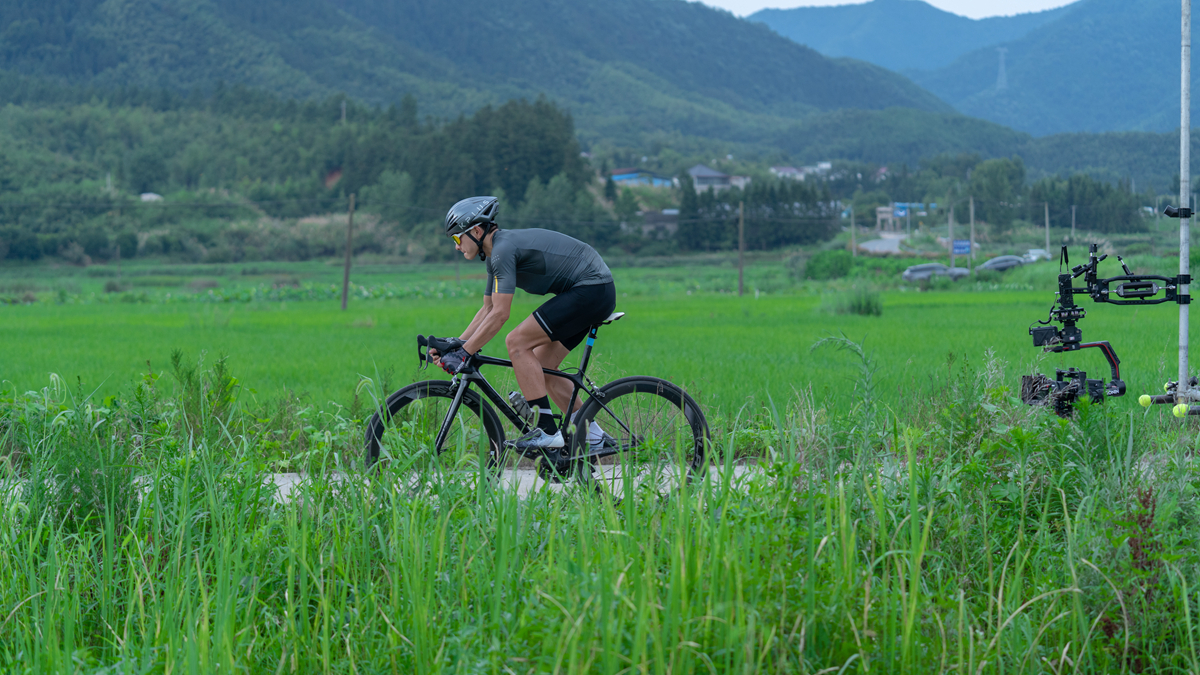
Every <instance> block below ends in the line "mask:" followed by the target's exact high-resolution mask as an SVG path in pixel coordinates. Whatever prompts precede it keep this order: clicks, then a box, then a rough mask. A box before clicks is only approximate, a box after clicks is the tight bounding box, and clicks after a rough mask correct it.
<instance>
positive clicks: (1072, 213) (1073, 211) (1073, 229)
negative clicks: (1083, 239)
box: [1046, 204, 1157, 253]
mask: <svg viewBox="0 0 1200 675" xmlns="http://www.w3.org/2000/svg"><path fill="white" fill-rule="evenodd" d="M1155 210H1157V207H1155ZM1074 240H1075V205H1074V204H1072V205H1071V241H1072V242H1074ZM1049 252H1050V251H1048V250H1047V251H1046V253H1049Z"/></svg>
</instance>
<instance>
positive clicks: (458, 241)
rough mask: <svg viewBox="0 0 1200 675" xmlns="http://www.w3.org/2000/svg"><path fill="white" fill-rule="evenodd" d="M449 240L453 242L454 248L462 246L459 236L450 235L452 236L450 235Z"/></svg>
mask: <svg viewBox="0 0 1200 675" xmlns="http://www.w3.org/2000/svg"><path fill="white" fill-rule="evenodd" d="M450 238H451V239H453V240H454V245H455V246H462V238H461V235H457V234H452V235H450Z"/></svg>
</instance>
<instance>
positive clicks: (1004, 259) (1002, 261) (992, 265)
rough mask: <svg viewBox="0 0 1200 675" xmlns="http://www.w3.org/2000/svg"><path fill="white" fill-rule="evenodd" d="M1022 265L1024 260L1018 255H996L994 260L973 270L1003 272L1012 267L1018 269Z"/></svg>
mask: <svg viewBox="0 0 1200 675" xmlns="http://www.w3.org/2000/svg"><path fill="white" fill-rule="evenodd" d="M1024 264H1025V259H1024V258H1022V257H1021V256H1019V255H998V256H996V257H995V258H992V259H991V260H988V261H986V262H984V263H983V264H982V265H979V266H977V267H976V268H975V269H977V270H995V271H997V272H1003V271H1004V270H1010V269H1012V268H1014V267H1020V266H1021V265H1024Z"/></svg>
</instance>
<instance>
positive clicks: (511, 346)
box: [504, 331, 529, 357]
mask: <svg viewBox="0 0 1200 675" xmlns="http://www.w3.org/2000/svg"><path fill="white" fill-rule="evenodd" d="M504 346H505V347H506V348H508V355H509V356H510V357H515V356H516V355H518V354H521V353H522V352H525V351H527V350H528V348H529V347H528V345H526V344H525V341H524V340H522V339H521V336H520V335H518V334H517V331H513V332H511V333H509V334H508V336H507V337H505V338H504Z"/></svg>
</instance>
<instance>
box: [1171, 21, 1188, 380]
mask: <svg viewBox="0 0 1200 675" xmlns="http://www.w3.org/2000/svg"><path fill="white" fill-rule="evenodd" d="M1182 2H1183V7H1182V10H1183V11H1182V16H1181V22H1180V23H1181V30H1180V40H1179V43H1180V48H1179V65H1180V71H1181V72H1180V80H1179V85H1180V93H1179V201H1181V202H1183V201H1185V200H1187V205H1188V207H1189V208H1190V207H1191V205H1192V204H1191V200H1189V199H1188V198H1189V197H1190V196H1191V188H1192V174H1191V168H1192V167H1191V162H1192V157H1191V154H1192V0H1182ZM1189 213H1190V211H1189ZM1190 225H1191V219H1190V218H1180V219H1179V274H1181V275H1187V274H1190V271H1191V270H1190V268H1189V261H1188V256H1189V255H1191V243H1192V242H1191V232H1190V229H1189V227H1190ZM1176 292H1177V293H1179V294H1181V295H1182V294H1185V293H1187V292H1188V287H1187V285H1186V284H1180V288H1179V290H1177V291H1176ZM1190 393H1191V392H1189V391H1188V306H1187V305H1180V306H1179V386H1178V387H1177V388H1176V389H1175V396H1176V398H1175V400H1176V402H1177V403H1182V402H1184V401H1187V400H1188V399H1189V398H1190V396H1189V394H1190Z"/></svg>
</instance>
